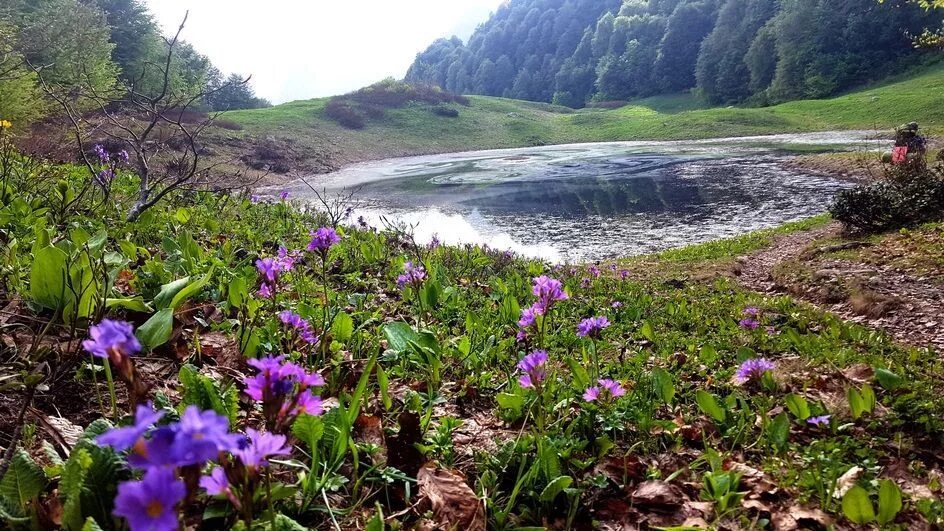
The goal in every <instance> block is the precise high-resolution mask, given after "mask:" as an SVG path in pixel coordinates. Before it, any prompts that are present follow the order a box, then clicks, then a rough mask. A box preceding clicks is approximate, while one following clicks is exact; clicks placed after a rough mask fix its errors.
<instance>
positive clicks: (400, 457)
mask: <svg viewBox="0 0 944 531" xmlns="http://www.w3.org/2000/svg"><path fill="white" fill-rule="evenodd" d="M274 111H275V110H273V112H274ZM0 160H2V161H3V164H2V165H0V168H2V175H0V183H2V190H0V192H2V193H0V231H2V232H0V235H2V238H3V242H4V253H3V257H2V264H0V265H2V270H0V274H2V279H0V280H2V284H0V299H2V305H3V307H4V312H3V318H2V319H3V320H2V325H0V332H2V338H3V341H2V343H0V352H2V359H3V360H4V363H3V372H2V375H0V381H2V384H3V385H4V389H5V392H4V394H3V396H2V397H0V407H2V408H3V411H4V413H5V414H4V415H2V419H3V421H2V422H3V428H2V429H0V433H3V434H4V435H5V437H4V438H3V440H2V443H3V444H4V446H5V447H6V451H5V452H4V455H3V460H2V462H0V464H2V468H0V472H3V476H2V479H0V500H2V504H0V509H2V510H0V516H2V517H3V518H4V519H5V520H6V522H7V523H8V525H10V526H12V527H15V528H50V527H55V526H59V525H61V526H62V527H64V528H67V529H80V528H82V529H95V528H102V529H112V528H119V527H121V526H123V525H124V523H125V522H126V523H127V524H129V525H130V527H131V528H132V529H175V528H177V527H178V526H180V525H181V524H185V525H187V526H197V527H201V526H205V527H211V526H212V527H220V528H230V527H237V528H241V529H248V528H260V529H262V528H269V529H274V528H279V529H296V528H303V527H317V528H342V529H354V528H367V529H373V530H379V529H385V528H387V527H390V528H397V527H402V526H411V525H415V526H418V527H427V528H438V529H448V528H460V529H484V528H485V527H486V526H488V527H489V528H496V529H512V528H520V527H529V526H532V527H541V526H546V527H551V528H591V527H593V526H602V525H613V526H615V525H620V524H621V523H623V524H629V523H640V522H645V523H646V524H647V525H649V526H680V525H689V526H692V525H702V526H708V525H713V526H725V527H772V528H777V529H794V528H809V527H816V526H823V527H825V526H828V525H835V526H836V527H837V528H848V527H853V526H855V525H858V524H866V523H870V522H871V523H878V524H881V525H885V526H893V527H894V526H899V527H924V526H928V525H931V524H937V525H940V524H941V523H942V519H944V505H942V502H941V501H940V492H941V471H940V469H941V462H940V455H941V450H942V440H944V439H942V436H944V423H942V419H944V416H942V414H944V403H942V402H941V401H940V400H939V397H940V395H941V393H942V392H944V387H942V385H944V384H942V381H941V379H940V374H941V371H942V370H944V367H942V360H941V358H940V356H939V354H938V353H936V352H934V351H932V350H930V349H919V348H913V347H904V346H901V345H899V344H896V343H895V342H893V341H891V340H890V339H889V338H888V337H887V336H885V335H883V334H881V333H877V332H874V331H871V330H869V329H866V328H863V327H861V326H858V325H855V324H851V323H848V322H844V321H841V320H839V319H837V318H836V317H833V316H831V315H829V314H825V313H823V312H820V311H818V310H815V309H813V308H811V307H809V306H807V305H804V304H802V303H798V302H796V301H795V300H793V299H791V298H790V297H785V296H777V297H764V296H760V295H758V294H755V293H751V292H749V291H746V290H744V289H742V288H740V287H738V285H737V284H736V283H734V282H732V281H730V280H725V279H716V280H712V281H709V282H696V281H683V282H667V281H666V280H665V279H664V278H660V277H658V276H651V277H647V276H646V275H642V274H639V273H640V272H638V271H629V270H627V271H625V272H624V270H621V269H620V268H619V267H618V266H612V267H611V266H606V267H602V266H601V267H597V266H581V267H569V266H556V267H552V266H550V265H548V264H544V263H540V262H535V261H529V260H524V259H520V258H517V257H515V256H512V255H510V254H508V253H504V252H501V251H497V250H489V249H482V248H477V247H471V246H469V247H464V248H453V247H439V246H423V245H417V244H415V243H414V242H413V240H412V238H411V237H410V235H409V233H408V232H404V231H402V230H388V231H381V232H378V231H375V230H371V229H368V228H365V227H360V226H358V224H357V223H356V222H355V221H353V220H344V208H343V206H339V207H338V208H337V209H335V210H334V211H332V212H327V213H316V214H312V213H303V212H300V211H299V210H296V209H294V208H293V207H292V205H291V203H290V201H287V200H286V201H282V202H279V203H273V204H268V203H259V202H257V201H254V200H253V199H252V198H250V197H244V196H241V195H238V194H222V195H218V194H209V193H200V192H187V193H182V192H174V193H172V194H169V195H168V196H167V197H166V198H165V202H164V203H162V207H161V208H154V209H150V210H147V211H145V212H144V213H143V214H142V215H141V216H140V217H139V218H138V219H137V220H136V221H134V222H127V221H125V217H124V216H123V215H122V213H123V212H124V211H126V209H127V208H128V206H129V205H130V204H131V203H132V202H133V201H134V197H133V193H132V192H133V190H134V179H133V177H132V176H131V175H130V174H129V172H128V171H127V170H126V169H125V168H124V167H121V166H120V165H117V166H113V167H115V169H116V171H115V174H116V175H115V177H114V181H113V183H112V187H111V194H110V195H109V196H107V199H106V198H105V197H103V193H102V191H101V190H100V189H99V188H96V187H92V188H87V187H86V186H85V184H86V182H87V180H88V177H87V173H86V172H85V171H84V170H83V169H77V168H73V167H68V166H65V167H63V166H50V165H48V164H42V163H36V162H33V161H30V160H29V159H27V158H24V157H22V156H20V155H18V154H17V153H15V152H13V151H12V150H11V149H10V147H9V145H6V147H5V149H4V156H3V157H0ZM112 164H114V163H113V162H112ZM82 190H86V191H85V192H84V193H83V192H82ZM769 237H771V234H767V235H762V236H760V237H747V238H745V239H742V240H740V241H738V242H735V243H732V244H730V245H731V246H733V248H737V249H751V248H754V247H756V246H758V245H762V240H763V239H764V238H769ZM723 246H724V244H721V247H722V248H723ZM725 252H727V251H725ZM697 255H703V256H704V258H705V259H711V258H712V257H716V256H717V255H718V252H717V251H716V250H713V249H711V248H706V247H703V248H701V249H700V250H698V251H695V252H694V256H693V255H687V256H686V254H685V253H674V254H666V255H665V256H664V257H663V258H662V259H661V260H665V261H667V262H673V261H674V262H677V261H679V260H690V262H692V263H693V262H696V261H697V260H698V258H697ZM659 260H660V259H655V263H658V262H659ZM647 267H648V266H647ZM125 323H127V324H125ZM132 330H133V331H134V335H133V336H132V335H131V334H130V333H131V331H132ZM274 357H278V358H274ZM152 408H153V409H152ZM153 424H156V425H157V427H152V425H153ZM115 426H122V428H121V429H115V428H114V427H115ZM247 437H248V439H247Z"/></svg>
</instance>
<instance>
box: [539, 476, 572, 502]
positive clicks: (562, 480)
mask: <svg viewBox="0 0 944 531" xmlns="http://www.w3.org/2000/svg"><path fill="white" fill-rule="evenodd" d="M573 482H574V478H572V477H570V476H558V477H556V478H554V479H553V480H552V481H551V482H550V483H548V484H547V486H546V487H544V490H543V491H541V501H542V502H545V503H549V502H552V501H554V498H556V497H557V495H558V494H560V493H561V492H563V491H564V489H566V488H567V487H569V486H570V485H571V484H572V483H573Z"/></svg>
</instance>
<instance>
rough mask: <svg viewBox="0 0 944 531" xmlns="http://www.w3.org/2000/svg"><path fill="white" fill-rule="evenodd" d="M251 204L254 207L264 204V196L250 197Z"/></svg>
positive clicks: (253, 195)
mask: <svg viewBox="0 0 944 531" xmlns="http://www.w3.org/2000/svg"><path fill="white" fill-rule="evenodd" d="M249 202H250V203H252V204H254V205H258V204H259V203H261V202H262V196H260V195H259V194H252V195H251V196H249Z"/></svg>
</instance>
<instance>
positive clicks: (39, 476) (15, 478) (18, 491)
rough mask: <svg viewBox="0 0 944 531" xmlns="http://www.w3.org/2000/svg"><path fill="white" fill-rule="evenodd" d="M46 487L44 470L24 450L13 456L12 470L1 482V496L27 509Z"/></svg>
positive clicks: (8, 471) (10, 469)
mask: <svg viewBox="0 0 944 531" xmlns="http://www.w3.org/2000/svg"><path fill="white" fill-rule="evenodd" d="M45 486H46V475H45V474H44V473H43V469H42V468H41V467H40V466H39V465H37V464H36V462H35V461H33V458H32V457H30V456H29V454H28V453H26V451H25V450H23V449H22V448H20V449H18V450H17V451H16V453H14V454H13V460H12V461H11V462H10V468H8V469H7V473H6V475H4V476H3V480H0V496H3V497H4V498H6V499H7V500H9V501H11V502H13V503H15V504H17V506H18V507H19V508H21V509H26V507H27V504H28V503H29V502H30V500H32V499H33V498H35V497H37V496H39V493H40V492H42V491H43V488H44V487H45Z"/></svg>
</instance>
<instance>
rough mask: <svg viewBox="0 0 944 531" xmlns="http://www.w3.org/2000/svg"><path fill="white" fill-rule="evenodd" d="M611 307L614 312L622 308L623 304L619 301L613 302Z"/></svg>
mask: <svg viewBox="0 0 944 531" xmlns="http://www.w3.org/2000/svg"><path fill="white" fill-rule="evenodd" d="M611 306H612V307H613V309H614V310H619V309H620V308H622V307H623V303H622V302H620V301H613V304H612V305H611Z"/></svg>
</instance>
